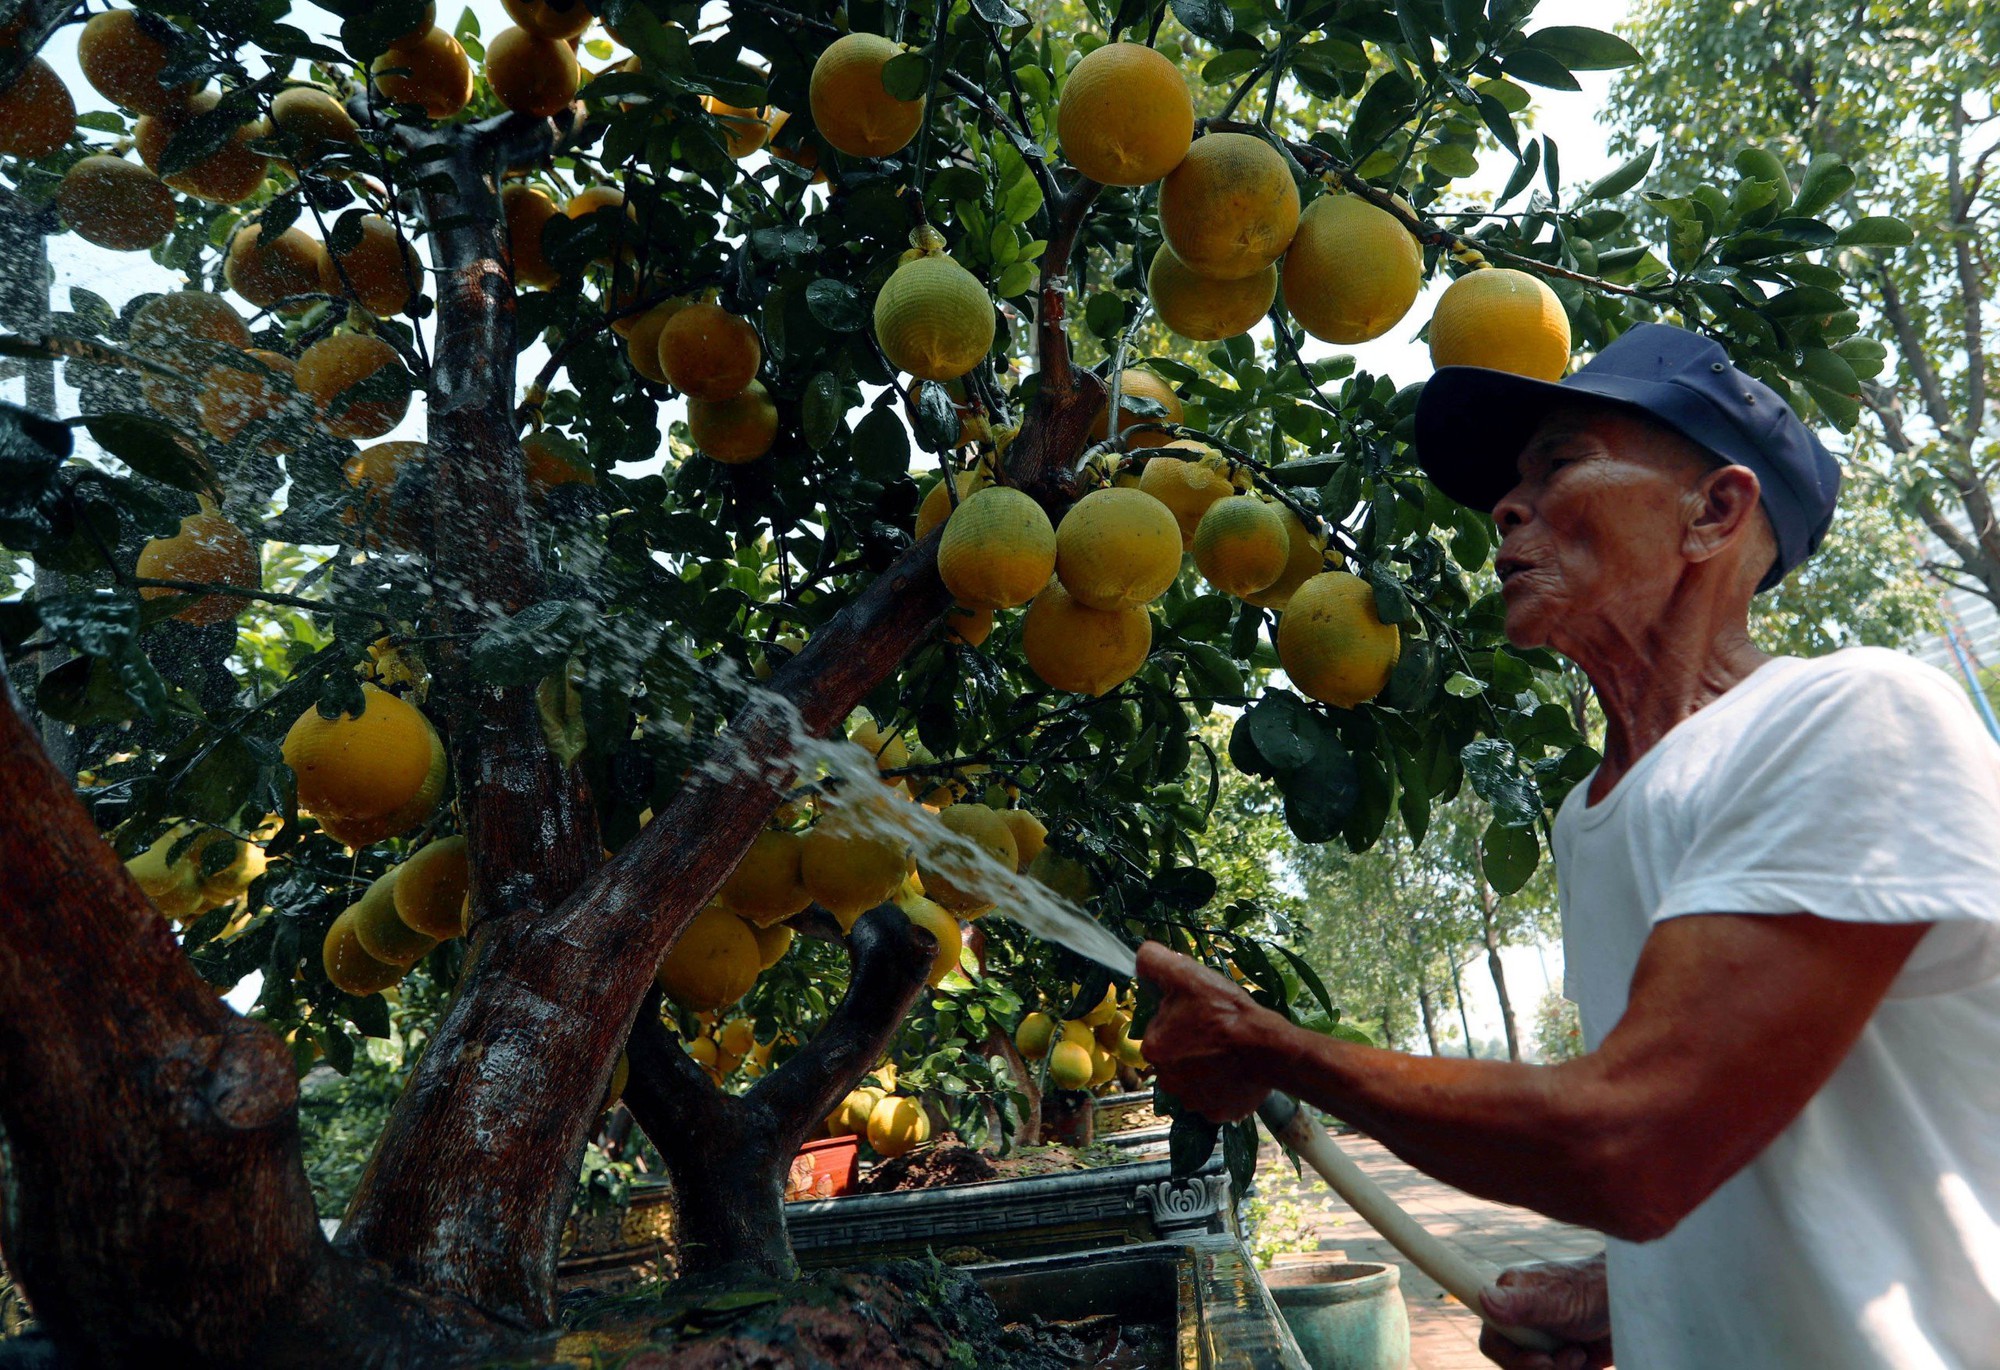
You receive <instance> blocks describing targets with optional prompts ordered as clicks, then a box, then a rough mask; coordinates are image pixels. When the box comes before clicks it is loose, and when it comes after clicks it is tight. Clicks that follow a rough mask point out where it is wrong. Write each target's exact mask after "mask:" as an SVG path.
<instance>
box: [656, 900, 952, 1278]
mask: <svg viewBox="0 0 2000 1370" xmlns="http://www.w3.org/2000/svg"><path fill="white" fill-rule="evenodd" d="M847 945H848V953H849V956H850V958H851V961H852V965H853V974H852V975H851V977H850V978H849V980H848V986H847V994H846V996H845V997H844V998H843V999H842V1000H841V1001H840V1004H839V1006H838V1007H836V1008H835V1009H834V1011H833V1013H832V1014H831V1015H830V1016H829V1017H828V1019H827V1022H826V1025H825V1026H824V1027H823V1028H821V1030H820V1032H819V1033H818V1035H817V1036H815V1037H814V1038H813V1039H812V1041H810V1042H808V1043H806V1045H805V1046H803V1047H801V1048H800V1049H799V1051H798V1052H797V1053H796V1054H795V1055H794V1056H793V1057H792V1058H791V1059H790V1060H788V1061H786V1062H785V1063H784V1065H782V1066H780V1067H778V1068H777V1069H776V1070H774V1071H772V1072H771V1073H770V1074H768V1075H766V1076H765V1077H764V1078H763V1079H761V1080H759V1081H758V1082H757V1084H756V1085H755V1086H754V1087H753V1088H752V1089H751V1090H750V1092H749V1093H748V1094H745V1095H744V1096H742V1097H741V1098H736V1097H733V1096H731V1095H728V1094H725V1093H724V1092H723V1091H722V1090H720V1089H718V1088H716V1086H715V1085H714V1084H713V1083H712V1082H711V1081H710V1080H709V1079H708V1077H707V1076H706V1075H704V1074H703V1073H702V1069H701V1067H700V1066H699V1065H697V1064H696V1063H695V1061H694V1059H693V1058H692V1057H690V1056H689V1055H688V1054H687V1052H686V1051H684V1050H682V1048H681V1045H680V1043H679V1042H677V1041H675V1040H674V1037H673V1034H671V1033H670V1032H668V1031H667V1029H666V1027H665V1025H664V1024H662V1023H661V1021H660V1016H659V999H658V995H657V993H655V994H653V995H649V996H648V997H647V1000H646V1004H645V1006H644V1007H643V1008H642V1010H641V1011H640V1014H639V1020H638V1023H637V1025H636V1026H635V1027H634V1029H633V1032H632V1039H631V1042H630V1044H629V1046H628V1047H627V1048H626V1051H627V1055H628V1057H629V1059H630V1061H631V1066H632V1073H631V1077H630V1081H629V1083H628V1084H627V1085H626V1087H625V1100H626V1106H627V1107H628V1108H630V1109H631V1110H632V1116H633V1117H634V1118H635V1119H637V1120H638V1123H639V1126H640V1127H642V1128H644V1129H645V1131H646V1135H647V1136H648V1137H650V1138H652V1141H653V1145H654V1146H655V1147H657V1148H659V1152H660V1157H661V1159H662V1160H664V1161H665V1162H666V1164H667V1173H668V1176H669V1177H670V1179H671V1180H672V1182H673V1186H674V1247H675V1253H676V1256H677V1258H678V1261H679V1273H680V1274H681V1275H682V1276H683V1277H686V1276H709V1277H714V1278H716V1279H718V1280H725V1279H737V1278H741V1277H745V1276H765V1277H776V1278H788V1277H790V1276H792V1275H795V1274H796V1273H797V1271H798V1267H797V1264H796V1262H795V1261H794V1260H793V1258H792V1249H791V1245H790V1243H789V1242H788V1241H787V1240H786V1237H785V1179H786V1176H787V1174H788V1173H789V1172H790V1169H791V1163H792V1158H793V1157H794V1156H796V1155H797V1154H798V1151H799V1148H800V1147H801V1146H802V1145H804V1143H805V1140H806V1136H807V1134H809V1133H810V1132H811V1131H812V1130H813V1128H814V1127H815V1126H816V1125H817V1124H818V1123H819V1121H820V1120H821V1119H822V1118H824V1117H825V1116H826V1115H827V1114H829V1113H831V1112H832V1111H833V1109H834V1106H835V1105H836V1104H838V1103H839V1102H840V1101H841V1099H842V1098H844V1097H846V1095H847V1093H848V1091H850V1090H852V1089H853V1088H854V1087H855V1086H856V1085H857V1084H859V1083H860V1082H861V1078H862V1077H863V1076H864V1075H866V1074H867V1073H868V1072H869V1070H870V1069H872V1068H873V1067H874V1064H875V1062H876V1060H877V1059H878V1058H879V1057H880V1056H881V1054H882V1049H883V1048H884V1047H885V1046H887V1045H888V1043H889V1039H890V1038H891V1037H893V1036H894V1035H895V1033H896V1028H897V1027H898V1025H900V1024H901V1023H902V1021H903V1015H904V1014H906V1013H908V1012H909V1010H910V1005H911V1004H913V1003H915V1002H916V998H917V995H918V994H919V993H920V992H921V991H922V990H923V987H924V977H925V975H926V974H927V973H928V972H929V971H930V966H931V957H932V956H933V955H934V954H935V953H936V950H937V944H936V942H935V941H934V940H933V939H932V938H931V935H930V934H929V933H928V932H925V931H924V930H922V929H921V928H918V927H917V926H916V925H915V924H913V923H911V922H910V920H909V919H908V918H906V917H905V916H904V915H903V913H902V911H901V910H900V909H898V908H896V907H895V906H894V905H892V904H885V905H883V906H882V907H880V908H877V909H874V910H872V911H870V912H869V913H866V914H863V915H862V916H861V918H860V919H859V920H857V921H856V922H855V925H854V929H853V931H852V932H851V933H850V934H849V935H848V939H847Z"/></svg>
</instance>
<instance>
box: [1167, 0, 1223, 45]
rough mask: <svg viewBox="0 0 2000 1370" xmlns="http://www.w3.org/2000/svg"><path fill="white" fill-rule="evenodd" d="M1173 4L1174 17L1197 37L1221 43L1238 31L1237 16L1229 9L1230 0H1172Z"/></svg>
mask: <svg viewBox="0 0 2000 1370" xmlns="http://www.w3.org/2000/svg"><path fill="white" fill-rule="evenodd" d="M1171 4H1172V5H1173V10H1174V18H1176V19H1178V20H1180V21H1181V27H1182V28H1185V29H1186V30H1187V31H1188V32H1189V33H1192V34H1193V35H1194V36H1195V37H1197V38H1206V39H1208V41H1209V42H1211V43H1220V42H1221V41H1222V40H1223V39H1225V38H1227V37H1228V36H1229V35H1230V34H1232V33H1234V32H1235V31H1236V16H1235V15H1234V14H1231V13H1230V11H1229V0H1171Z"/></svg>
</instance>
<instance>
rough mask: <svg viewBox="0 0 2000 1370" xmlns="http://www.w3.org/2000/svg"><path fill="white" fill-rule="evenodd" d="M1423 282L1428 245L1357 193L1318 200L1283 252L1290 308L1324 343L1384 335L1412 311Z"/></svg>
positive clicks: (1309, 208) (1363, 339)
mask: <svg viewBox="0 0 2000 1370" xmlns="http://www.w3.org/2000/svg"><path fill="white" fill-rule="evenodd" d="M1405 208H1407V206H1405ZM1423 287H1424V250H1423V248H1422V247H1420V246H1418V244H1417V240H1416V237H1415V236H1414V235H1413V234H1411V232H1410V231H1409V230H1408V229H1406V228H1404V227H1403V225H1402V224H1401V223H1400V222H1398V221H1397V219H1396V216H1395V215H1393V214H1391V213H1389V211H1388V210H1386V209H1383V208H1381V207H1380V206H1378V205H1373V204H1370V203H1369V202H1368V201H1367V200H1364V199H1362V198H1361V197H1360V196H1359V195H1342V194H1339V193H1335V194H1332V195H1322V196H1320V197H1319V198H1318V199H1317V200H1314V201H1313V202H1312V203H1311V204H1310V205H1308V206H1307V207H1306V212H1305V214H1304V215H1303V216H1302V217H1301V218H1300V219H1299V231H1298V233H1297V234H1296V235H1295V236H1294V237H1293V238H1292V245H1291V247H1290V248H1288V249H1287V250H1286V252H1285V308H1286V309H1288V310H1290V311H1291V315H1292V317H1293V318H1294V319H1297V320H1298V322H1299V327H1301V328H1303V329H1305V331H1306V332H1308V333H1310V334H1312V335H1313V336H1314V337H1315V338H1318V339H1319V340H1320V341H1322V342H1330V343H1363V342H1367V341H1368V340H1369V339H1370V338H1379V337H1381V336H1382V335H1383V334H1384V333H1387V332H1388V331H1389V330H1390V329H1392V328H1394V327H1395V326H1396V324H1397V322H1398V321H1399V320H1401V319H1402V317H1403V316H1404V315H1405V314H1407V313H1409V312H1410V306H1411V305H1412V304H1415V303H1416V299H1417V292H1418V291H1420V290H1422V289H1423Z"/></svg>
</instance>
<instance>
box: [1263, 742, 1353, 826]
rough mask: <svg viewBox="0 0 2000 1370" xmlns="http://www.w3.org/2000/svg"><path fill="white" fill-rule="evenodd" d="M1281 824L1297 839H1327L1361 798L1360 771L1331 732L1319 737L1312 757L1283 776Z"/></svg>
mask: <svg viewBox="0 0 2000 1370" xmlns="http://www.w3.org/2000/svg"><path fill="white" fill-rule="evenodd" d="M1279 784H1280V785H1282V786H1283V788H1284V791H1285V826H1287V827H1289V828H1290V829H1291V830H1292V832H1293V834H1294V835H1295V836H1297V838H1298V839H1299V840H1300V841H1301V842H1311V843H1320V842H1331V841H1332V840H1333V839H1334V838H1336V837H1338V836H1339V835H1340V833H1341V830H1342V829H1343V828H1344V827H1345V826H1346V825H1347V821H1348V819H1349V818H1350V817H1352V816H1353V813H1354V810H1355V806H1356V805H1357V804H1358V803H1359V802H1360V800H1361V770H1360V767H1359V766H1357V765H1356V764H1355V761H1354V757H1353V756H1352V755H1351V754H1350V753H1349V752H1348V750H1347V748H1345V747H1343V746H1341V745H1340V743H1339V741H1338V740H1337V739H1335V738H1334V737H1333V736H1332V735H1331V734H1328V735H1327V736H1325V737H1322V738H1321V739H1320V740H1319V745H1318V746H1317V747H1316V748H1315V749H1314V751H1313V758H1312V760H1311V761H1310V762H1308V763H1307V764H1306V765H1304V766H1302V767H1300V768H1299V769H1298V770H1295V771H1292V772H1290V773H1288V774H1287V775H1285V776H1284V777H1283V778H1282V779H1281V780H1280V781H1279Z"/></svg>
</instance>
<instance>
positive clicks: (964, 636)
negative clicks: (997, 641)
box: [944, 608, 993, 647]
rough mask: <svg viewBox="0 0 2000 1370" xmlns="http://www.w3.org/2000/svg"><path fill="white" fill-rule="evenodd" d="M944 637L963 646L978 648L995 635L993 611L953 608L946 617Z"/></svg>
mask: <svg viewBox="0 0 2000 1370" xmlns="http://www.w3.org/2000/svg"><path fill="white" fill-rule="evenodd" d="M944 635H945V637H946V638H948V639H950V640H951V641H953V642H956V643H959V644H960V645H961V646H966V647H977V646H978V645H979V644H980V643H982V642H984V641H986V639H987V638H989V637H991V636H992V635H993V611H992V610H991V609H963V608H952V609H950V610H947V611H946V613H945V616H944Z"/></svg>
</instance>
